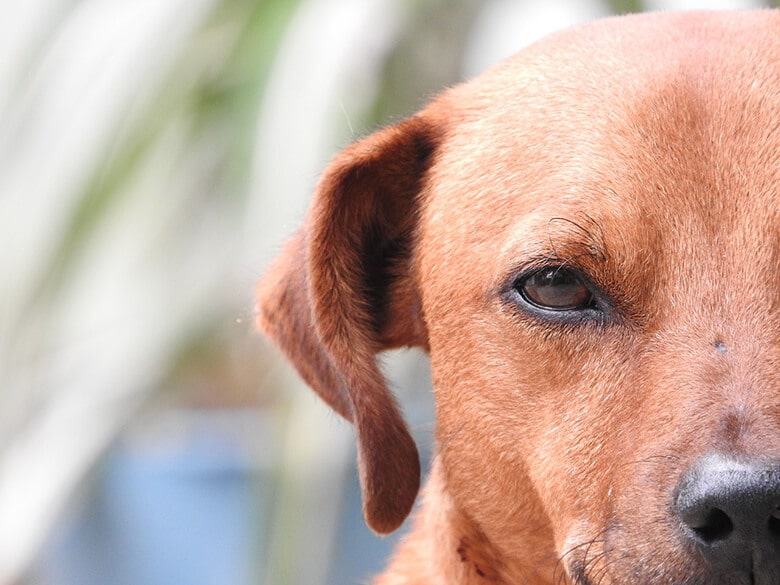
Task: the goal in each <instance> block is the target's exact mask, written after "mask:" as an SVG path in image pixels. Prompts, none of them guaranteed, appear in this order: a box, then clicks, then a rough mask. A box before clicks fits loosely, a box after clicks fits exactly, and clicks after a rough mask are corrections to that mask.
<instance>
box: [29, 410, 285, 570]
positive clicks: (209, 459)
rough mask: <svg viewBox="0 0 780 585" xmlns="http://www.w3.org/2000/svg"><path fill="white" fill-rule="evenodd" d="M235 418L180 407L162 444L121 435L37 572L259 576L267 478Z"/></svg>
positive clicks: (269, 482) (157, 439)
mask: <svg viewBox="0 0 780 585" xmlns="http://www.w3.org/2000/svg"><path fill="white" fill-rule="evenodd" d="M240 417H241V415H238V418H240ZM233 418H235V417H233V416H227V417H225V416H224V415H221V416H218V417H215V418H213V419H212V418H210V417H209V416H208V415H198V416H195V417H187V420H186V422H185V423H184V427H183V428H182V429H180V430H179V432H176V433H174V435H175V436H168V437H167V438H166V439H165V440H164V441H162V444H161V440H160V438H159V437H157V438H155V440H154V442H152V441H132V440H130V439H127V438H126V439H123V440H121V441H119V442H118V443H117V444H116V446H115V447H114V448H113V449H112V450H111V452H110V453H109V454H108V456H107V457H106V460H105V463H104V465H103V466H102V468H101V469H100V470H99V471H98V474H97V478H96V481H95V483H94V486H93V489H92V490H90V492H91V493H89V494H87V497H86V498H84V501H83V502H82V505H80V506H77V509H76V510H75V511H74V512H72V513H71V514H70V516H69V517H68V518H66V519H65V520H64V521H63V522H62V523H61V525H60V527H59V528H58V529H57V531H56V533H55V535H54V536H53V538H52V539H51V542H50V543H49V545H48V546H47V549H46V552H45V553H44V555H43V560H42V562H41V564H40V566H39V567H38V568H37V570H36V576H35V581H36V582H38V583H43V584H45V585H105V584H106V583H111V584H112V585H172V584H177V585H243V584H250V583H257V582H258V578H257V572H258V571H259V570H260V564H261V563H260V561H259V559H260V558H261V555H262V551H263V550H264V548H265V547H264V546H263V542H262V540H263V534H261V528H262V527H263V526H266V525H267V522H266V521H265V516H266V515H267V512H268V504H269V502H270V499H271V498H270V497H269V496H270V493H271V489H272V484H271V481H270V477H269V476H268V475H267V474H264V473H262V471H263V470H262V469H258V465H257V461H256V457H253V456H252V454H251V450H250V449H249V447H250V446H249V445H247V443H248V442H249V440H248V438H247V437H246V433H244V432H242V431H241V428H242V427H245V426H246V425H242V424H235V423H236V422H237V421H235V420H233ZM244 418H245V417H244ZM254 439H255V440H256V439H257V433H255V437H254ZM259 493H264V497H260V496H259Z"/></svg>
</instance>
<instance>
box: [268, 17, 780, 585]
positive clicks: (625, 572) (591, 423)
mask: <svg viewBox="0 0 780 585" xmlns="http://www.w3.org/2000/svg"><path fill="white" fill-rule="evenodd" d="M550 265H554V266H567V267H573V268H576V270H577V273H578V274H581V275H584V278H586V279H587V282H588V283H589V284H590V286H592V287H593V288H594V289H597V290H598V291H599V293H598V294H599V295H600V296H599V299H600V301H599V302H600V308H599V310H598V311H596V312H595V313H593V312H591V313H585V312H579V313H576V312H571V311H570V312H569V313H567V315H564V316H562V314H560V313H558V314H552V313H550V312H549V311H548V312H545V311H544V310H542V311H539V310H537V309H538V308H536V309H535V308H534V307H532V306H529V305H528V303H527V302H526V301H524V300H523V299H522V298H520V297H518V294H517V286H518V285H517V283H518V275H522V274H525V273H528V271H529V270H532V269H533V268H535V267H536V268H538V267H541V266H550ZM778 266H780V15H778V13H777V12H775V11H769V10H766V11H757V12H746V13H687V14H663V15H660V14H655V15H644V16H631V17H619V18H614V19H608V20H606V21H602V22H598V23H593V24H590V25H586V26H582V27H578V28H576V29H573V30H570V31H567V32H564V33H560V34H557V35H554V36H552V37H550V38H548V39H546V40H544V41H542V42H540V43H537V44H535V45H533V46H531V47H529V48H528V49H526V50H525V51H523V52H521V53H519V54H518V55H517V56H515V57H513V58H511V59H509V60H507V61H505V62H504V63H502V64H500V65H498V66H496V67H494V68H493V69H491V70H489V71H488V72H486V73H485V74H483V75H482V76H480V77H479V78H477V79H475V80H473V81H471V82H469V83H467V84H464V85H461V86H457V87H455V88H452V89H450V90H448V91H447V92H445V93H443V94H442V95H441V96H439V97H438V98H436V99H435V100H434V101H433V102H432V103H431V104H430V105H429V106H428V107H427V108H426V109H424V110H423V111H422V112H420V113H419V114H417V115H416V116H414V117H412V118H410V119H408V120H406V121H404V122H402V123H400V124H399V125H397V126H393V127H390V128H387V129H384V130H382V131H380V132H378V133H376V134H374V135H372V136H369V137H368V138H365V139H363V140H362V141H359V142H358V143H356V144H354V145H352V146H350V147H348V148H347V149H345V150H344V151H343V152H341V153H340V154H339V155H337V156H336V157H335V158H334V160H333V161H332V162H331V164H330V166H329V167H328V168H327V170H326V171H325V173H324V175H323V177H322V179H321V180H320V182H319V184H318V187H317V190H316V193H315V196H314V200H313V203H312V206H311V209H310V211H309V214H308V217H307V219H306V221H305V223H304V225H303V227H302V228H301V230H300V231H299V232H298V233H297V234H296V235H295V236H294V237H293V239H292V240H291V241H290V243H289V244H288V245H287V247H286V248H285V250H284V252H283V253H282V255H281V256H280V257H279V258H278V259H277V261H276V262H275V263H274V264H273V265H272V267H271V268H270V270H269V271H268V273H267V275H266V276H265V277H264V279H263V280H262V281H261V283H260V286H259V288H258V292H257V298H258V307H259V318H258V323H259V327H260V329H261V330H262V331H264V332H265V333H266V334H267V335H268V336H269V337H270V338H271V339H272V340H274V341H275V343H276V344H277V345H278V346H279V347H280V348H281V349H282V350H283V351H284V352H285V354H286V355H287V357H288V358H289V359H290V361H291V362H292V363H293V364H294V365H295V366H296V367H297V368H298V370H299V372H300V374H301V376H302V377H303V378H304V379H305V381H306V382H307V383H308V384H309V385H310V386H311V387H312V388H313V389H314V390H315V391H317V393H318V394H319V395H320V396H321V397H322V398H323V399H324V400H325V401H326V402H327V403H328V404H329V405H330V406H331V407H332V408H333V409H334V410H336V411H337V412H338V413H339V414H340V415H342V416H343V417H344V418H346V419H347V420H349V421H351V422H352V423H353V424H354V425H355V428H356V436H357V442H358V453H359V468H360V479H361V485H362V490H363V499H364V512H365V516H366V520H367V522H368V524H369V525H370V526H371V527H372V528H373V529H374V530H375V531H377V532H380V533H387V532H391V531H393V530H395V529H396V528H397V527H398V526H399V525H400V524H401V522H402V521H403V520H404V518H405V517H406V516H407V515H408V514H409V512H410V510H411V507H412V504H413V502H414V500H415V497H416V495H417V491H418V487H419V482H420V465H419V460H418V455H417V451H416V448H415V445H414V442H413V441H412V439H411V436H410V434H409V431H408V429H407V427H406V425H405V423H404V421H403V419H402V417H401V414H400V412H399V409H398V407H397V405H396V403H395V400H394V398H393V396H392V394H391V393H390V391H389V390H388V388H387V385H386V384H385V382H384V380H383V378H382V375H381V373H380V371H379V369H378V367H377V364H376V355H377V353H378V352H380V351H382V350H385V349H389V348H395V347H401V346H416V347H420V348H422V349H423V350H424V351H426V352H428V353H429V355H430V360H431V369H432V373H433V380H434V389H435V398H436V415H437V431H436V437H437V444H438V449H437V456H436V458H435V463H434V465H433V469H432V470H431V473H430V477H429V479H428V482H427V485H426V487H425V489H424V496H423V503H422V506H421V509H420V511H419V512H418V513H417V517H416V518H415V522H414V528H413V530H412V532H411V533H410V534H409V535H408V536H407V537H406V539H405V541H404V542H403V544H402V545H401V546H400V547H399V549H398V551H397V553H396V555H395V557H394V559H393V561H392V562H391V564H390V566H389V568H388V569H387V571H386V573H384V574H383V575H382V576H379V577H378V578H377V580H376V583H378V584H380V585H412V584H415V585H423V584H425V585H478V584H492V583H497V584H503V585H510V584H527V585H550V584H552V583H560V582H564V583H572V584H573V583H577V584H580V585H596V584H599V585H625V584H632V583H637V584H658V585H661V584H676V585H698V584H701V585H705V584H720V583H723V584H731V583H734V584H737V583H743V582H745V583H747V582H750V581H747V580H746V579H748V577H743V576H740V575H741V574H740V575H737V574H736V573H733V572H728V571H725V570H724V569H722V568H719V567H718V566H715V565H712V564H711V563H709V562H707V561H706V560H705V559H703V558H702V556H701V555H700V554H698V553H697V552H696V551H695V550H694V548H695V547H694V546H692V545H691V544H690V541H689V540H686V537H685V536H684V535H683V534H681V531H680V526H679V525H680V522H679V519H677V518H676V517H675V514H674V512H673V510H672V508H673V505H672V504H671V502H673V500H674V497H675V495H674V494H675V493H676V492H675V490H676V489H679V488H677V487H676V486H678V485H679V484H680V481H681V477H682V476H683V475H684V474H685V472H686V470H687V469H689V468H690V467H691V466H692V465H694V463H695V462H696V461H697V460H699V459H700V458H701V457H703V456H704V455H706V454H707V453H709V452H713V451H715V452H718V453H728V454H730V455H732V456H734V457H743V458H747V457H750V458H761V459H762V460H771V461H777V460H780V406H778V404H779V403H780V400H778V396H780V327H778V324H780V270H778ZM756 562H757V563H758V564H757V565H756V568H755V569H751V570H750V571H751V572H750V575H751V577H750V578H752V579H754V582H755V583H758V584H759V585H761V584H762V583H772V582H776V581H774V579H775V578H776V577H777V574H776V571H777V569H776V568H774V565H772V567H770V568H768V569H762V568H759V567H760V566H761V565H760V563H759V562H758V561H756Z"/></svg>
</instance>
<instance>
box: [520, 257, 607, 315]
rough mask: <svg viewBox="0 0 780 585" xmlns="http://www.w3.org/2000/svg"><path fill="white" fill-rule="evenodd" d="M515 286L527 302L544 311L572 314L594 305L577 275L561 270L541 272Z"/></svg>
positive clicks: (553, 269)
mask: <svg viewBox="0 0 780 585" xmlns="http://www.w3.org/2000/svg"><path fill="white" fill-rule="evenodd" d="M515 286H516V288H517V290H518V292H519V293H520V294H521V295H522V297H523V298H524V299H525V300H526V301H527V302H529V303H530V304H532V305H534V306H536V307H539V308H542V309H547V310H548V311H576V310H579V309H588V308H591V307H593V306H594V304H595V303H594V299H593V294H592V293H591V292H590V289H588V287H587V286H585V285H584V284H583V283H582V280H580V278H579V277H578V276H577V274H576V273H575V272H573V271H572V270H569V269H567V268H563V267H561V266H555V267H549V268H542V269H541V270H538V271H536V272H533V273H532V274H530V275H529V276H527V277H525V278H523V279H522V280H520V281H519V282H518V283H517V284H516V285H515Z"/></svg>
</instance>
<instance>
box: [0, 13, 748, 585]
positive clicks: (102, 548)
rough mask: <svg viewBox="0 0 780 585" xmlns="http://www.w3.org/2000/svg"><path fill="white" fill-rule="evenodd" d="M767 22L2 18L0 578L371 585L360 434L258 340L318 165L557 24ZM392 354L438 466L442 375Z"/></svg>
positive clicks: (413, 418)
mask: <svg viewBox="0 0 780 585" xmlns="http://www.w3.org/2000/svg"><path fill="white" fill-rule="evenodd" d="M761 5H762V3H761V2H758V1H749V0H741V1H738V0H730V1H727V0H721V1H719V2H715V1H712V2H673V1H671V0H665V1H662V0H655V1H653V2H650V1H646V2H639V1H631V0H624V1H620V0H613V1H608V0H602V1H598V0H544V1H543V2H532V1H530V0H528V1H523V0H26V1H25V2H9V1H6V2H5V5H4V6H3V12H4V15H3V16H2V18H0V237H2V240H0V275H1V276H0V585H17V584H18V585H24V584H41V585H93V584H94V585H97V584H106V583H111V584H112V585H157V584H160V585H162V584H165V585H171V584H177V585H207V584H208V585H250V584H252V585H254V584H265V583H269V584H285V585H287V584H289V585H298V584H300V585H324V584H332V583H334V584H335V583H339V584H351V583H362V582H366V580H367V579H368V578H369V577H370V575H371V574H372V573H375V572H377V571H379V570H381V568H382V566H383V564H384V560H385V558H386V555H387V554H388V551H389V550H390V549H391V548H392V546H393V544H394V543H395V541H396V539H397V538H398V535H394V536H391V537H388V538H379V537H376V536H374V535H372V534H371V533H370V531H368V530H367V529H366V528H365V526H364V525H363V521H362V518H361V514H360V496H359V490H358V486H357V481H356V479H355V464H354V459H355V454H354V450H353V449H354V448H353V445H352V441H353V439H352V432H351V429H350V428H349V426H348V425H347V424H345V423H344V422H343V421H341V420H340V419H338V418H337V417H336V415H334V414H331V413H330V412H328V410H327V409H326V408H325V407H324V406H323V405H322V404H320V403H319V401H318V399H317V398H316V397H315V396H314V394H313V393H312V392H310V391H309V390H307V389H306V388H304V387H303V385H302V384H301V382H300V381H299V380H298V379H297V377H296V376H295V374H294V373H293V372H292V371H291V370H290V369H289V367H288V366H286V365H285V364H284V363H283V362H282V361H281V360H280V358H279V356H278V355H277V354H276V353H275V351H274V350H272V348H271V347H270V346H269V345H268V344H267V343H266V342H265V341H264V340H263V339H261V338H260V337H259V335H257V334H256V333H254V331H253V306H252V291H253V287H254V284H255V282H256V280H257V279H258V278H259V276H260V275H261V274H262V272H263V268H264V266H265V265H266V264H267V262H268V261H269V260H270V258H271V257H272V256H273V255H274V254H275V253H276V251H277V250H278V249H279V247H280V245H281V242H282V241H283V240H284V238H285V237H286V236H287V235H289V234H290V233H291V232H292V231H293V229H294V228H295V226H297V225H298V223H299V222H300V220H301V218H302V217H303V214H304V211H305V208H306V205H307V201H308V199H309V196H310V193H311V191H312V188H313V185H314V183H315V181H316V178H317V175H318V173H319V171H321V169H322V168H323V167H324V166H325V164H326V163H327V160H328V159H329V158H330V157H331V156H332V155H333V154H334V153H335V152H336V151H337V150H338V149H339V148H340V147H342V146H344V145H346V144H347V143H349V142H350V141H352V140H353V139H355V138H357V137H359V136H362V135H365V134H366V133H368V132H370V131H371V130H373V129H376V128H377V127H378V126H379V125H380V124H383V123H387V122H392V121H397V120H399V119H400V118H401V117H403V116H405V115H408V114H410V113H412V112H414V111H415V110H416V109H417V108H419V107H420V106H421V105H422V104H423V103H424V102H425V101H426V99H427V98H429V97H430V96H431V95H432V94H434V93H435V92H437V91H439V90H440V89H442V88H444V87H446V86H447V85H450V84H453V83H454V82H457V81H459V80H463V79H466V78H468V77H470V76H473V75H475V74H476V73H477V72H479V71H480V70H482V69H484V68H485V67H487V66H489V65H491V64H492V63H494V62H496V61H498V60H499V59H501V58H502V57H505V56H507V55H509V54H511V53H512V52H514V51H516V50H517V49H519V48H521V47H522V46H523V45H526V44H528V43H529V42H531V41H533V40H534V39H536V38H538V37H540V36H542V35H543V34H545V33H547V32H550V31H552V30H555V29H558V28H562V27H564V26H567V25H570V24H573V23H576V22H581V21H585V20H589V19H592V18H596V17H601V16H605V15H608V14H612V13H622V12H635V11H641V10H662V9H689V8H717V9H721V8H750V7H756V6H761ZM383 362H384V367H385V370H386V372H387V373H388V376H389V377H390V379H391V380H392V386H393V387H394V388H395V389H396V390H397V392H398V393H399V395H400V397H401V400H402V403H403V406H404V410H405V412H406V414H407V418H408V419H409V421H410V424H411V426H412V429H413V432H414V434H415V437H416V439H417V441H418V443H419V445H420V446H421V451H422V453H423V459H424V460H426V461H428V460H429V459H430V451H431V437H432V433H433V414H432V401H431V394H430V383H429V381H428V376H427V370H426V363H425V358H424V357H423V356H421V355H418V354H416V353H414V352H397V353H394V354H392V355H387V356H383Z"/></svg>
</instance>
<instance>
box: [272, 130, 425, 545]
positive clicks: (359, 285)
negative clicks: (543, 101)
mask: <svg viewBox="0 0 780 585" xmlns="http://www.w3.org/2000/svg"><path fill="white" fill-rule="evenodd" d="M438 137H439V132H438V131H437V129H436V127H435V125H434V124H432V123H431V122H429V121H427V120H426V119H425V118H423V117H422V116H417V117H413V118H410V119H408V120H405V121H404V122H401V123H400V124H398V125H397V126H394V127H390V128H386V129H384V130H381V131H379V132H377V133H376V134H373V135H371V136H369V137H368V138H366V139H363V140H361V141H359V142H357V143H355V144H353V145H352V146H350V147H348V148H346V149H345V150H344V151H342V152H341V153H340V154H339V155H337V156H336V157H335V159H334V160H333V161H332V162H331V164H330V166H328V168H327V169H326V171H325V173H324V174H323V176H322V178H321V179H320V181H319V184H318V186H317V190H316V193H315V196H314V200H313V202H312V206H311V208H310V210H309V215H308V217H307V220H306V223H305V224H304V226H303V228H302V229H301V230H299V231H298V232H297V233H296V234H295V236H294V237H293V238H292V240H291V241H290V242H288V244H287V247H286V248H285V250H284V251H283V253H282V255H281V256H280V257H279V258H278V259H277V260H276V262H275V263H274V264H272V266H271V269H270V271H269V272H268V274H267V275H266V276H265V277H264V279H263V280H262V281H261V282H260V285H259V288H258V292H257V299H258V312H259V317H258V324H259V327H260V329H261V330H262V331H264V332H265V333H266V334H267V335H268V336H269V337H270V338H271V339H272V340H274V342H275V343H276V344H277V345H278V346H279V347H280V348H281V349H282V350H283V351H284V352H285V354H286V355H287V357H288V358H289V359H290V361H291V362H292V363H293V364H294V365H295V367H296V368H297V370H298V372H299V373H300V375H301V376H302V377H303V379H304V380H305V381H306V383H307V384H309V385H310V386H311V387H312V388H314V390H315V391H316V392H317V393H318V394H319V395H320V396H321V397H322V398H323V399H324V400H325V401H326V402H327V403H328V404H329V405H330V406H331V407H333V409H334V410H336V411H337V412H338V413H339V414H341V415H342V416H343V417H345V418H347V419H348V420H350V421H351V422H352V423H353V424H354V426H355V430H356V435H357V443H358V463H359V470H360V482H361V486H362V490H363V512H364V514H365V517H366V521H367V522H368V524H369V526H370V527H371V528H372V529H374V530H375V531H376V532H379V533H388V532H392V531H393V530H395V529H396V528H398V526H399V525H400V524H401V523H402V522H403V520H404V519H405V518H406V516H407V515H408V514H409V511H410V510H411V507H412V504H413V503H414V500H415V497H416V495H417V491H418V489H419V485H420V462H419V457H418V453H417V449H416V447H415V444H414V441H413V440H412V438H411V436H410V434H409V430H408V429H407V427H406V424H405V423H404V420H403V418H402V417H401V414H400V412H399V409H398V406H397V405H396V402H395V399H394V397H393V395H392V394H391V392H390V390H389V389H388V387H387V385H386V383H385V380H384V378H383V376H382V374H381V372H380V370H379V367H378V365H377V358H376V355H377V353H378V352H380V351H381V350H383V349H387V348H390V347H398V346H403V345H418V346H426V345H427V341H426V338H427V334H426V331H425V324H424V320H423V316H422V314H421V311H420V308H419V297H418V295H417V290H416V284H415V282H416V279H415V277H414V268H413V262H412V251H413V249H414V240H415V237H416V223H417V212H418V202H419V198H420V196H421V191H422V189H423V188H424V182H425V176H426V171H427V170H428V168H429V166H430V164H431V161H432V159H433V157H434V155H435V151H436V143H437V141H438Z"/></svg>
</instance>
